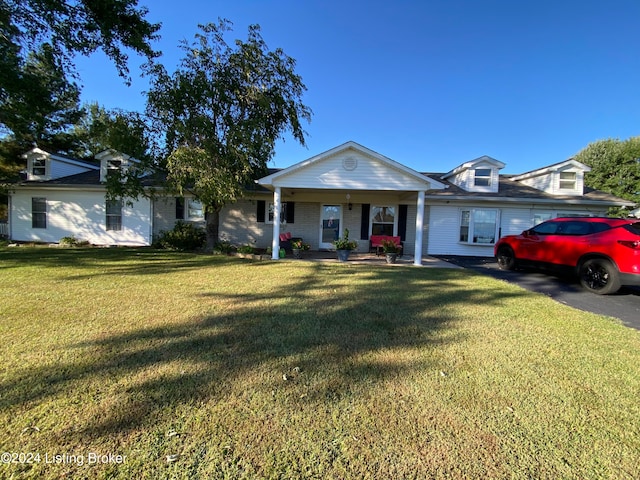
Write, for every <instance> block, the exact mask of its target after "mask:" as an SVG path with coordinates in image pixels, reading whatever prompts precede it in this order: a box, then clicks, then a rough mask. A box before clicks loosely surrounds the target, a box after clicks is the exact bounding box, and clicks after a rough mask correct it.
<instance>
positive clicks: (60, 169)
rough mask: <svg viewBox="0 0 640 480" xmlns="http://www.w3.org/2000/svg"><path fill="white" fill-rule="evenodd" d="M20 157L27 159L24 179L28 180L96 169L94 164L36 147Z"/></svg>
mask: <svg viewBox="0 0 640 480" xmlns="http://www.w3.org/2000/svg"><path fill="white" fill-rule="evenodd" d="M22 158H25V159H26V160H27V169H26V180H27V181H30V182H45V181H48V180H56V179H58V178H63V177H67V176H69V175H76V174H78V173H85V172H88V171H91V170H97V169H98V167H97V166H96V165H94V164H91V163H88V162H85V161H82V160H77V159H75V158H71V157H67V156H65V155H61V154H55V153H49V152H47V151H45V150H42V149H40V148H38V147H35V148H33V149H31V150H29V151H28V152H27V153H25V154H23V155H22Z"/></svg>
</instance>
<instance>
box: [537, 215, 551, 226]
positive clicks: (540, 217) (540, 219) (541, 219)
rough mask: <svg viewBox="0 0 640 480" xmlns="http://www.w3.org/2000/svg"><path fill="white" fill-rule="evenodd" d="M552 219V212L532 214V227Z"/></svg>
mask: <svg viewBox="0 0 640 480" xmlns="http://www.w3.org/2000/svg"><path fill="white" fill-rule="evenodd" d="M552 218H553V213H552V212H535V213H534V214H533V226H534V227H535V226H536V225H538V224H539V223H542V222H546V221H547V220H551V219H552Z"/></svg>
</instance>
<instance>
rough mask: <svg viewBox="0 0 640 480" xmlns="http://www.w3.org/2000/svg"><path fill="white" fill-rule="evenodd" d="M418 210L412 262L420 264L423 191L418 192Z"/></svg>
mask: <svg viewBox="0 0 640 480" xmlns="http://www.w3.org/2000/svg"><path fill="white" fill-rule="evenodd" d="M417 207H418V211H417V212H416V247H415V253H414V255H413V264H414V265H417V266H420V265H422V228H423V226H424V191H422V192H418V204H417Z"/></svg>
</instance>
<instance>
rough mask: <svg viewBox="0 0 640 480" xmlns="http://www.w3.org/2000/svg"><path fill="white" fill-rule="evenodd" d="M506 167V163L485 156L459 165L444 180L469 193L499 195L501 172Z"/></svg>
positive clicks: (445, 175) (446, 174)
mask: <svg viewBox="0 0 640 480" xmlns="http://www.w3.org/2000/svg"><path fill="white" fill-rule="evenodd" d="M504 167H505V164H504V163H502V162H500V161H499V160H496V159H495V158H491V157H489V156H487V155H484V156H482V157H480V158H476V159H475V160H471V161H469V162H466V163H463V164H462V165H459V166H458V167H456V168H454V169H453V170H451V171H450V172H448V173H445V174H444V175H443V176H442V178H443V179H444V180H448V181H450V182H451V183H453V184H454V185H456V186H457V187H460V188H462V189H463V190H466V191H467V192H478V193H481V192H482V193H484V192H488V193H497V192H498V187H499V182H498V180H499V175H500V170H501V169H503V168H504Z"/></svg>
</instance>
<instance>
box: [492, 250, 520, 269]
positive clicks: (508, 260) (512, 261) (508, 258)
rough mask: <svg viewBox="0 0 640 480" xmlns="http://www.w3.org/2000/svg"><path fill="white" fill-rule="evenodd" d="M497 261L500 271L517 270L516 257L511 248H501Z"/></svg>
mask: <svg viewBox="0 0 640 480" xmlns="http://www.w3.org/2000/svg"><path fill="white" fill-rule="evenodd" d="M496 260H497V261H498V267H499V268H500V270H514V269H515V268H516V255H515V253H513V250H512V248H511V247H500V248H499V249H498V254H497V255H496Z"/></svg>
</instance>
